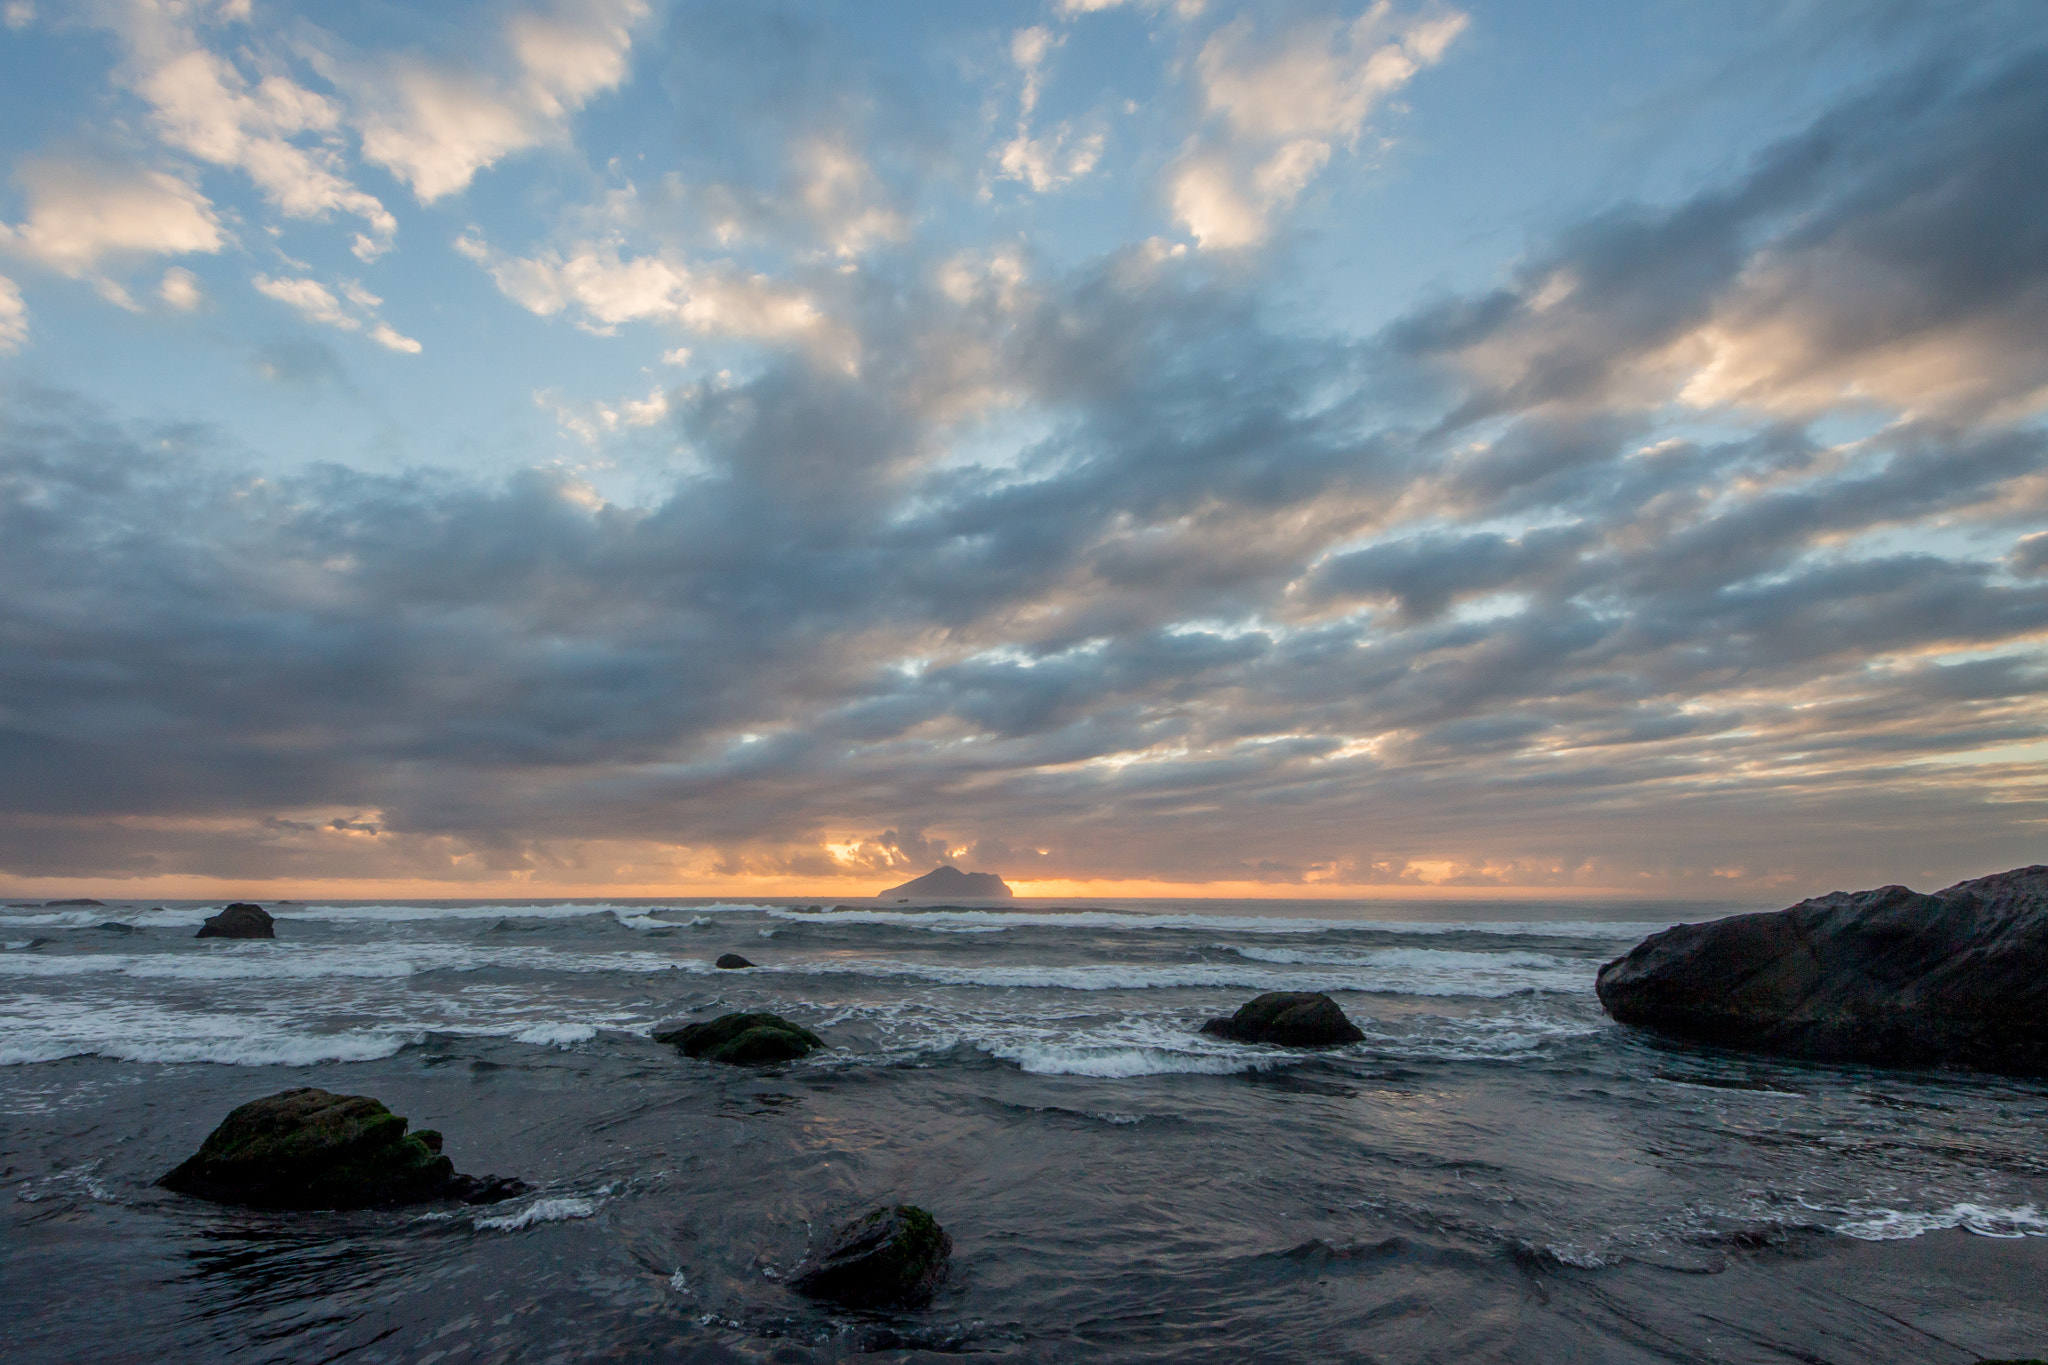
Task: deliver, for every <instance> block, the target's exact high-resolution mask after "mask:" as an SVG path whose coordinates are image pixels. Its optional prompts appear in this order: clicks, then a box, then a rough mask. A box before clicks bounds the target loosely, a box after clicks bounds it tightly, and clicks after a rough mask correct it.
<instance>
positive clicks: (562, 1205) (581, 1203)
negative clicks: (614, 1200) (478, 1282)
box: [472, 1195, 604, 1232]
mask: <svg viewBox="0 0 2048 1365" xmlns="http://www.w3.org/2000/svg"><path fill="white" fill-rule="evenodd" d="M603 1202H604V1201H603V1200H602V1199H597V1198H583V1197H579V1196H565V1195H557V1196H555V1197H554V1198H551V1199H537V1200H535V1201H534V1202H533V1203H531V1204H528V1205H527V1206H526V1207H525V1208H523V1209H520V1210H519V1211H518V1212H516V1213H506V1214H497V1215H494V1216H492V1217H489V1218H484V1217H479V1218H477V1219H476V1220H475V1221H474V1223H473V1224H472V1226H473V1227H475V1228H476V1229H477V1230H478V1231H481V1232H521V1231H524V1230H525V1229H527V1228H530V1227H533V1226H534V1225H535V1224H537V1223H562V1222H567V1221H568V1220H570V1219H572V1218H588V1217H590V1216H591V1215H593V1214H595V1213H596V1212H597V1208H598V1205H599V1204H601V1203H603Z"/></svg>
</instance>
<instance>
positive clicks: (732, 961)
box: [711, 953, 754, 971]
mask: <svg viewBox="0 0 2048 1365" xmlns="http://www.w3.org/2000/svg"><path fill="white" fill-rule="evenodd" d="M711 965H712V966H714V967H723V968H724V969H725V970H727V971H733V970H735V969H737V968H740V967H751V966H753V965H754V964H753V963H751V962H749V961H747V960H746V959H745V958H743V957H741V956H740V955H739V954H738V953H725V954H723V955H721V956H720V957H719V959H718V961H716V962H714V963H712V964H711Z"/></svg>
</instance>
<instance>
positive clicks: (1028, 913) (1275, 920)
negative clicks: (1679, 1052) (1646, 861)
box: [763, 906, 1675, 942]
mask: <svg viewBox="0 0 2048 1365" xmlns="http://www.w3.org/2000/svg"><path fill="white" fill-rule="evenodd" d="M763 912H764V913H765V914H767V915H769V916H770V917H772V918H774V919H778V920H785V921H789V922H791V923H796V924H822V925H841V924H874V925H888V926H891V927H895V928H903V929H923V930H927V931H930V932H932V933H941V934H966V933H977V934H985V933H1000V932H1006V931H1008V930H1012V929H1130V930H1141V929H1194V930H1203V931H1207V932H1210V933H1223V932H1229V933H1242V934H1331V933H1374V934H1432V935H1434V934H1485V935H1498V936H1524V935H1526V936H1533V937H1539V938H1593V939H1602V940H1608V939H1611V940H1614V941H1617V942H1619V941H1622V940H1628V941H1631V942H1632V941H1634V940H1637V939H1641V938H1644V937H1646V936H1648V935H1650V934H1654V933H1657V932H1659V931H1660V930H1664V929H1669V928H1670V927H1671V926H1672V924H1673V923H1674V922H1675V921H1672V920H1632V921H1620V920H1613V921H1609V920H1451V921H1436V920H1368V919H1294V918H1291V917H1285V916H1278V915H1204V914H1194V913H1181V914H1144V913H1139V912H1135V911H1123V910H817V911H810V910H786V909H781V908H778V907H774V906H768V907H764V909H763Z"/></svg>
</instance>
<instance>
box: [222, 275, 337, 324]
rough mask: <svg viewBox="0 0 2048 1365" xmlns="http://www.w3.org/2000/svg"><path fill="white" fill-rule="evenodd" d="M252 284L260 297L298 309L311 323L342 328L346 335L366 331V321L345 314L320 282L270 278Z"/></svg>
mask: <svg viewBox="0 0 2048 1365" xmlns="http://www.w3.org/2000/svg"><path fill="white" fill-rule="evenodd" d="M250 283H252V284H254V285H255V286H256V292H257V293H259V294H262V295H264V296H266V297H268V298H273V299H276V300H277V301H278V302H279V303H282V304H284V305H285V306H287V307H289V308H293V309H296V310H297V311H298V312H299V314H300V315H301V316H302V317H304V318H305V319H306V321H308V322H317V323H320V324H322V325H323V326H327V327H339V328H340V329H341V330H342V331H344V332H357V331H361V330H362V326H363V324H362V320H361V319H360V318H356V317H354V316H352V315H350V314H349V313H347V312H345V311H344V310H343V309H342V306H341V300H340V299H337V298H336V297H334V294H333V292H332V291H330V290H329V289H328V288H327V286H326V285H324V284H322V283H320V282H319V281H318V280H273V279H272V278H270V276H268V275H258V276H256V278H255V279H253V280H251V281H250Z"/></svg>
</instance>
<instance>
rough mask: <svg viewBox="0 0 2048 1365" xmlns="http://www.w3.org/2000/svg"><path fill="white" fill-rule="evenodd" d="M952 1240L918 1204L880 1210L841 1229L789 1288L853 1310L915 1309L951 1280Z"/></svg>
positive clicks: (790, 1281)
mask: <svg viewBox="0 0 2048 1365" xmlns="http://www.w3.org/2000/svg"><path fill="white" fill-rule="evenodd" d="M952 1254H953V1239H952V1238H951V1237H948V1236H947V1235H946V1230H945V1229H944V1228H942V1227H940V1226H939V1225H938V1222H937V1220H935V1219H934V1218H933V1217H932V1216H931V1215H930V1214H928V1213H926V1212H925V1211H924V1210H923V1209H921V1208H918V1207H917V1206H916V1205H914V1204H898V1205H896V1206H895V1207H894V1208H880V1209H876V1210H875V1211H874V1212H872V1213H870V1214H867V1215H866V1216H864V1217H861V1218H856V1219H854V1220H853V1221H852V1222H851V1223H848V1224H847V1225H846V1226H845V1227H843V1228H841V1229H840V1230H839V1234H838V1236H836V1237H834V1238H833V1239H832V1242H831V1244H830V1245H829V1246H827V1247H826V1248H825V1250H824V1251H823V1252H822V1253H821V1254H819V1255H815V1256H812V1257H811V1258H810V1259H808V1260H806V1261H805V1262H804V1264H802V1265H800V1266H798V1267H797V1269H796V1273H795V1274H793V1275H792V1276H790V1280H789V1287H790V1288H791V1289H794V1290H796V1291H797V1293H799V1294H804V1295H807V1296H809V1297H810V1298H814V1299H830V1300H832V1301H833V1302H834V1303H842V1304H845V1305H846V1306H847V1307H849V1308H913V1307H916V1306H917V1305H918V1304H921V1303H925V1302H927V1301H928V1300H929V1299H930V1298H931V1296H932V1295H933V1293H935V1292H936V1291H937V1290H938V1287H939V1285H940V1283H941V1282H942V1281H943V1280H944V1279H945V1278H946V1271H947V1269H948V1266H949V1261H948V1258H949V1257H951V1256H952Z"/></svg>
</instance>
